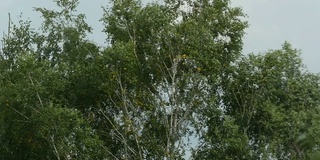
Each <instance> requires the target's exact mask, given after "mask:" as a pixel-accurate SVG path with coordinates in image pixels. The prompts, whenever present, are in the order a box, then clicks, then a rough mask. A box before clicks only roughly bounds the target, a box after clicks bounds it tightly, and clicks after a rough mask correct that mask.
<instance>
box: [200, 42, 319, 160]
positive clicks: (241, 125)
mask: <svg viewBox="0 0 320 160" xmlns="http://www.w3.org/2000/svg"><path fill="white" fill-rule="evenodd" d="M299 53H300V52H299V51H298V50H296V49H293V48H292V47H291V45H290V44H289V43H287V42H286V43H284V45H283V47H282V49H279V50H274V51H269V52H267V53H266V54H264V55H261V54H260V55H253V54H250V55H248V56H245V57H243V58H242V59H241V60H239V61H238V63H237V64H235V66H232V68H231V69H230V72H231V74H230V76H229V77H228V83H226V84H225V86H223V94H222V95H221V108H222V112H223V113H222V116H220V117H216V116H215V115H213V114H212V113H209V114H208V116H209V117H210V118H211V117H215V118H213V119H214V120H211V121H208V122H207V123H208V127H209V128H208V133H207V135H205V136H204V139H205V140H207V141H208V142H209V143H208V145H207V146H204V147H203V148H202V151H203V152H205V151H208V150H209V152H206V153H205V155H206V156H213V157H215V156H219V155H221V152H224V153H225V155H229V156H231V155H232V156H233V157H231V158H230V159H259V158H263V159H269V158H271V157H272V158H277V159H278V158H279V159H306V157H307V153H308V152H307V151H310V149H311V148H312V147H311V148H308V150H307V151H304V150H303V149H302V148H301V146H299V145H297V144H296V142H295V140H296V138H297V137H298V136H299V135H300V134H302V133H306V134H308V135H309V136H311V137H314V138H316V137H317V135H318V134H319V125H318V124H317V123H316V121H317V119H319V115H318V114H317V113H318V112H319V76H317V75H314V74H311V73H308V72H306V71H305V69H304V68H303V66H302V63H301V58H300V57H299ZM229 117H231V120H232V121H231V123H230V122H229V121H230V120H229V119H230V118H229ZM219 125H220V126H219ZM222 126H224V127H226V128H228V127H229V126H231V127H232V128H235V129H233V130H232V131H234V132H236V133H235V135H233V136H231V139H230V137H227V138H229V139H230V140H229V142H228V141H227V142H226V141H224V139H223V138H222V140H219V139H221V138H220V136H219V135H225V136H227V135H228V134H227V135H226V133H224V132H225V130H222V131H221V130H219V129H217V128H220V127H222ZM229 133H232V132H231V131H229ZM216 134H217V135H216ZM212 135H216V136H213V137H211V136H212ZM317 139H318V138H316V141H318V140H317ZM217 140H218V142H217ZM220 141H221V143H219V142H220ZM243 141H244V142H243ZM241 144H242V145H241ZM243 144H245V145H244V146H243ZM316 144H318V143H316ZM229 145H230V146H229ZM222 146H224V147H226V148H224V147H222ZM233 149H237V150H239V151H237V153H240V154H239V155H235V154H232V153H234V152H233V151H232V150H233ZM217 150H218V151H219V152H216V151H217ZM244 153H247V154H244ZM200 157H201V156H200ZM221 159H222V158H221Z"/></svg>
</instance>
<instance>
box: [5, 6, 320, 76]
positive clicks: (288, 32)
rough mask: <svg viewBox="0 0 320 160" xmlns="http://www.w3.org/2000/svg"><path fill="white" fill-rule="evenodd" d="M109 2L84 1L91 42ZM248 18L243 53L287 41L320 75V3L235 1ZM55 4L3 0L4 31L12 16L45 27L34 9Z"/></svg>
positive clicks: (98, 36) (98, 38) (97, 35)
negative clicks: (299, 50)
mask: <svg viewBox="0 0 320 160" xmlns="http://www.w3.org/2000/svg"><path fill="white" fill-rule="evenodd" d="M107 4H109V2H108V0H80V6H79V8H78V11H79V12H82V13H85V14H86V15H87V22H88V23H89V24H90V25H91V26H92V27H93V28H94V29H95V30H94V34H93V35H91V36H90V39H92V40H94V41H96V42H98V43H99V44H103V42H104V39H105V35H104V34H103V33H101V32H100V31H101V30H102V24H101V23H100V22H99V19H100V18H101V16H102V9H101V5H104V6H105V5H107ZM232 5H233V6H241V7H242V8H243V11H244V13H246V14H247V15H248V18H246V20H247V21H248V22H249V24H250V27H249V28H248V29H247V30H246V32H247V34H246V36H245V38H244V50H243V53H251V52H253V53H259V52H265V51H268V50H269V49H278V48H280V47H281V45H282V44H283V42H284V41H286V40H287V41H289V42H290V43H291V44H292V45H293V47H295V48H298V49H301V51H302V58H303V62H304V63H305V64H306V65H307V67H308V69H309V71H311V72H316V73H318V72H320V53H319V51H320V1H319V0H307V1H303V0H232ZM53 6H54V3H53V2H51V0H0V31H1V36H2V33H3V32H6V31H7V21H8V13H10V14H11V18H12V20H13V21H14V22H17V21H18V17H19V15H20V13H23V14H22V19H28V18H29V19H30V20H32V21H33V24H34V26H35V27H38V26H39V24H40V23H41V18H40V14H38V13H36V12H34V11H33V8H32V7H47V8H52V7H53Z"/></svg>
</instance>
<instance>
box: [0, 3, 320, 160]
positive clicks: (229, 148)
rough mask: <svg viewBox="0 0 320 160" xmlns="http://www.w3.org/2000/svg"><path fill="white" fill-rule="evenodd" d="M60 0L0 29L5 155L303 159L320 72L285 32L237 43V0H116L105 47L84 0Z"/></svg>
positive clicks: (107, 15) (240, 29)
mask: <svg viewBox="0 0 320 160" xmlns="http://www.w3.org/2000/svg"><path fill="white" fill-rule="evenodd" d="M54 2H56V4H57V6H58V7H60V10H58V11H55V10H49V9H45V8H36V11H38V12H39V13H40V14H41V15H42V16H43V18H44V21H43V24H42V27H41V28H40V29H39V30H38V31H36V30H33V29H31V28H32V27H31V26H30V22H28V21H20V22H19V25H14V24H13V23H11V22H10V24H11V25H10V32H9V33H8V34H7V35H6V36H5V37H4V40H3V42H4V46H3V48H2V51H1V56H0V67H1V71H0V77H1V81H0V114H1V116H0V117H1V118H0V123H1V125H0V126H1V127H0V143H1V144H2V146H1V147H0V155H1V159H167V160H169V159H184V158H185V157H184V156H185V155H186V153H190V152H192V158H194V159H268V158H271V157H272V158H279V159H294V158H296V159H307V158H309V156H310V153H311V152H312V151H313V150H316V149H317V147H318V145H319V139H318V138H317V135H319V127H318V125H317V123H316V122H317V121H318V119H319V116H318V114H317V113H318V106H319V98H318V97H319V95H318V94H319V76H318V75H315V74H311V73H308V72H307V71H306V70H303V66H302V63H301V59H300V57H299V51H298V50H296V49H293V48H292V47H291V45H290V44H289V43H285V44H284V45H283V48H282V49H279V50H273V51H269V52H267V53H266V54H263V55H262V54H258V55H254V54H250V55H242V54H241V49H242V37H243V34H244V29H245V28H246V27H247V22H244V21H242V18H243V17H244V16H245V14H243V13H242V10H241V8H233V7H230V1H228V0H201V1H198V0H195V1H176V0H168V1H165V2H164V3H163V4H159V3H155V2H154V3H149V4H147V5H143V4H142V3H141V1H138V0H113V1H112V2H111V4H112V6H111V7H109V8H107V7H105V8H103V11H104V15H103V17H102V19H101V21H102V22H103V24H104V26H105V28H104V30H103V32H104V33H105V34H106V35H107V39H106V41H107V42H108V45H106V46H104V47H101V46H98V45H96V44H95V43H94V42H92V41H89V40H88V39H87V34H90V32H91V30H92V28H91V27H90V26H89V25H88V24H87V23H86V22H85V15H83V14H76V7H77V5H78V3H79V2H78V1H77V0H54ZM35 131H37V132H35ZM301 135H303V137H302V138H301V137H299V136H301ZM192 141H196V146H195V147H194V146H191V145H190V143H191V142H192ZM310 142H312V143H310ZM313 142H314V144H313Z"/></svg>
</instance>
